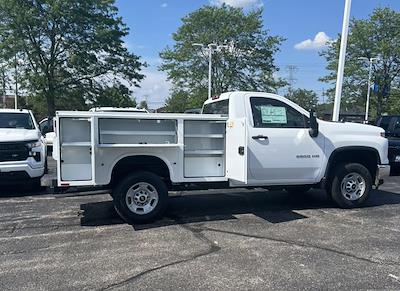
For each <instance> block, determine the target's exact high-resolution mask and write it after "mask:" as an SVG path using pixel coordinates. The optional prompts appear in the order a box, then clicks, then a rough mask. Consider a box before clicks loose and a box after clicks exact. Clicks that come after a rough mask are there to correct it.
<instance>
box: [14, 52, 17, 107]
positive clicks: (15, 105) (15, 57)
mask: <svg viewBox="0 0 400 291" xmlns="http://www.w3.org/2000/svg"><path fill="white" fill-rule="evenodd" d="M14 61H15V64H14V66H15V92H14V93H15V101H14V108H15V109H18V63H17V54H15V56H14Z"/></svg>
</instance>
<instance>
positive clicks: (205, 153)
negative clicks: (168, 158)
mask: <svg viewBox="0 0 400 291" xmlns="http://www.w3.org/2000/svg"><path fill="white" fill-rule="evenodd" d="M223 154H224V151H223V150H189V151H185V156H187V155H192V156H210V155H218V156H219V155H221V156H222V155H223Z"/></svg>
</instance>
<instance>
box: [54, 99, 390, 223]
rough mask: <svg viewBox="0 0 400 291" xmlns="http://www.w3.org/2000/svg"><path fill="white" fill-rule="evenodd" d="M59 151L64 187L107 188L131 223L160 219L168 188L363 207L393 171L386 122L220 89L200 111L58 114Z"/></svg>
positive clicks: (59, 173)
mask: <svg viewBox="0 0 400 291" xmlns="http://www.w3.org/2000/svg"><path fill="white" fill-rule="evenodd" d="M53 156H54V158H55V159H56V160H57V183H58V186H60V187H68V186H91V185H92V186H97V185H106V186H108V187H109V188H110V189H111V193H112V197H113V199H114V205H115V208H116V210H117V212H118V213H119V214H120V216H121V217H122V218H123V219H125V220H126V221H127V222H129V223H144V222H148V221H151V220H154V219H156V218H158V217H160V216H161V215H162V214H163V212H164V210H165V209H166V206H167V201H168V190H190V189H211V188H228V187H264V188H266V189H270V188H273V189H277V188H279V189H286V190H287V191H293V192H300V191H303V192H304V191H307V190H309V189H310V188H311V187H319V188H323V189H326V191H327V192H328V193H329V195H330V196H331V197H332V199H333V200H334V201H335V202H336V203H337V205H338V206H340V207H344V208H350V207H357V206H360V205H361V204H363V203H364V202H365V201H366V199H367V198H368V196H369V194H370V190H371V189H372V187H373V186H376V187H377V186H379V184H381V183H382V182H383V180H382V179H383V177H384V176H386V175H388V174H389V171H390V167H389V165H388V158H387V156H388V141H387V139H386V138H384V130H383V129H381V128H378V127H374V126H369V125H362V124H354V123H338V122H326V121H322V120H318V119H317V118H316V117H315V116H314V114H310V113H309V112H307V111H306V110H304V109H303V108H301V107H299V106H298V105H296V104H294V103H293V102H291V101H289V100H288V99H286V98H284V97H281V96H278V95H274V94H268V93H259V92H230V93H224V94H222V95H221V96H219V97H218V98H216V99H213V100H207V101H206V102H205V104H204V106H203V114H199V115H194V114H162V113H161V114H160V113H157V114H152V113H143V114H141V113H135V114H132V113H129V112H128V113H127V112H96V111H93V112H77V111H61V112H57V114H56V139H55V141H54V151H53Z"/></svg>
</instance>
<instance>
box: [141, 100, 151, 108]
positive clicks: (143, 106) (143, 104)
mask: <svg viewBox="0 0 400 291" xmlns="http://www.w3.org/2000/svg"><path fill="white" fill-rule="evenodd" d="M139 107H140V108H142V109H146V110H147V109H149V106H148V105H147V101H146V100H142V101H140V103H139Z"/></svg>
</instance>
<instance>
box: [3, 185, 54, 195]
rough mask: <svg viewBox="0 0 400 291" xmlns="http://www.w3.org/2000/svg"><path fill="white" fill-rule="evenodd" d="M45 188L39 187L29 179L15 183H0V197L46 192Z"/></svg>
mask: <svg viewBox="0 0 400 291" xmlns="http://www.w3.org/2000/svg"><path fill="white" fill-rule="evenodd" d="M46 193H47V192H46V188H44V187H39V186H38V185H35V184H33V183H31V182H30V181H26V182H20V183H18V184H15V185H11V184H10V185H1V186H0V197H23V196H36V195H43V194H46Z"/></svg>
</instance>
